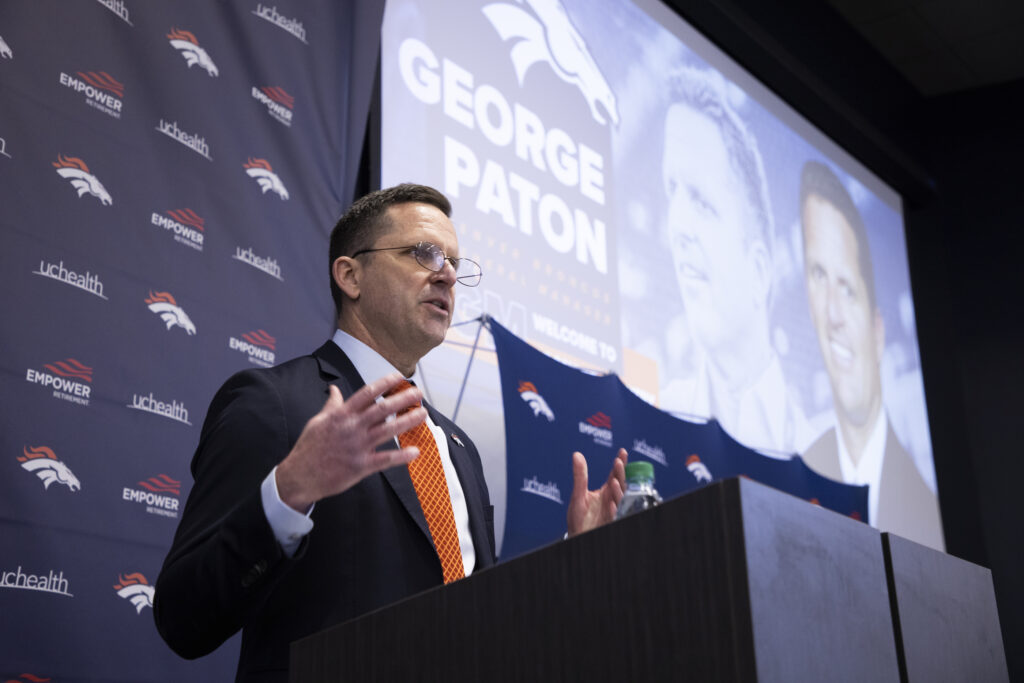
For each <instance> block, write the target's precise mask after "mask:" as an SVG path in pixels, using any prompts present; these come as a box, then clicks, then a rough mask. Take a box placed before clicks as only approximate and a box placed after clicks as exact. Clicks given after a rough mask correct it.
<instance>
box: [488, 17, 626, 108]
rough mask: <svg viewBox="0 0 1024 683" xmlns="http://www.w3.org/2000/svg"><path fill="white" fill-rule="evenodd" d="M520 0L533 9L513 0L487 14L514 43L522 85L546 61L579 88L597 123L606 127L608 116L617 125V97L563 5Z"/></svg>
mask: <svg viewBox="0 0 1024 683" xmlns="http://www.w3.org/2000/svg"><path fill="white" fill-rule="evenodd" d="M517 2H518V3H519V4H520V5H524V4H525V5H528V6H529V8H530V9H531V10H533V13H532V14H531V13H530V12H527V11H526V10H525V9H523V8H521V7H518V6H516V5H512V4H509V3H493V4H490V5H487V6H485V7H484V8H483V12H484V14H485V15H486V16H487V18H488V19H489V20H490V22H491V25H493V26H494V28H495V30H496V31H497V32H498V35H499V36H501V39H502V40H513V41H514V44H513V46H512V54H511V56H512V66H513V67H514V68H515V71H516V78H518V79H519V85H520V86H522V85H523V80H524V79H525V78H526V72H527V71H529V69H530V67H531V66H533V65H534V64H536V63H538V62H547V63H548V64H550V65H551V68H552V69H553V70H554V72H555V73H556V74H557V75H558V77H559V78H561V79H562V80H563V81H565V82H566V83H572V84H573V85H575V86H576V87H577V88H579V89H580V92H581V93H583V97H584V98H585V99H586V100H587V104H588V105H589V106H590V113H591V115H592V116H593V117H594V120H595V121H597V122H598V123H600V124H602V125H604V124H606V123H608V118H609V117H610V118H611V121H612V123H614V124H615V125H616V126H617V125H619V109H618V105H617V104H616V102H615V95H614V94H613V93H612V89H611V87H609V85H608V81H606V80H605V78H604V75H603V74H602V73H601V70H600V69H599V68H598V67H597V63H596V62H595V61H594V58H593V56H591V54H590V50H589V49H587V44H586V42H585V41H584V40H583V36H581V35H580V32H579V31H577V30H576V27H575V26H573V25H572V21H571V20H570V19H569V15H568V14H567V13H566V11H565V8H564V7H562V3H561V2H559V0H517ZM598 105H601V106H600V107H599V106H598ZM602 109H603V111H602Z"/></svg>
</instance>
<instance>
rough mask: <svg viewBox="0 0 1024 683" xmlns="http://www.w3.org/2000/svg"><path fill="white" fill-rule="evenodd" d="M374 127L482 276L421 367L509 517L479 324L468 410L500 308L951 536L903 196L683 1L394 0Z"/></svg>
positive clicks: (566, 350)
mask: <svg viewBox="0 0 1024 683" xmlns="http://www.w3.org/2000/svg"><path fill="white" fill-rule="evenodd" d="M380 123H381V131H380V156H379V163H380V169H379V170H380V183H381V186H389V185H393V184H396V183H399V182H406V181H410V182H419V183H425V184H429V185H433V186H435V187H437V188H438V189H441V190H442V191H444V192H445V194H446V195H447V196H448V197H449V198H450V199H451V200H452V203H453V207H454V213H453V221H454V223H455V225H456V228H457V230H458V233H459V241H460V248H461V255H462V256H468V257H470V258H473V259H474V260H476V261H478V262H479V263H480V264H481V265H482V267H483V272H484V278H483V282H482V284H481V286H480V287H478V288H475V289H469V288H461V287H460V288H459V290H458V291H457V296H456V310H455V326H453V328H452V330H451V331H450V333H449V335H448V339H447V340H446V343H445V344H444V345H442V346H441V347H439V348H438V349H436V350H435V351H434V352H432V353H431V354H430V355H428V356H427V357H426V358H425V359H424V361H423V362H422V364H421V366H420V368H419V375H420V381H421V382H423V384H424V385H425V387H426V391H427V393H428V397H429V398H430V400H432V402H433V403H434V404H435V405H436V406H437V407H439V408H440V409H441V410H443V411H446V412H447V413H448V414H449V415H451V414H453V413H454V412H455V411H456V408H457V409H458V414H457V415H455V417H456V419H457V421H458V422H459V423H460V425H461V426H462V427H464V428H465V429H466V430H467V431H468V432H469V433H470V434H471V435H472V436H473V438H474V440H475V441H476V443H477V445H478V446H479V448H480V451H481V454H482V456H483V458H484V465H485V471H486V475H487V478H488V482H489V485H490V490H491V495H492V498H493V499H494V502H495V507H496V528H497V529H499V531H500V530H501V529H502V528H503V527H504V518H503V508H504V505H503V502H504V495H505V494H504V492H505V474H504V471H505V462H504V440H503V422H502V409H501V403H500V395H499V388H498V375H497V371H496V368H495V362H496V361H495V358H494V355H493V353H490V352H488V351H487V349H492V348H493V347H492V346H491V345H490V339H489V337H488V335H487V332H486V331H484V332H483V334H482V336H481V339H480V341H481V343H480V347H481V348H482V349H484V351H483V352H478V353H477V354H476V356H475V360H474V362H473V365H472V368H471V370H470V372H469V374H468V383H467V386H466V389H465V393H464V395H463V397H462V400H461V402H458V405H457V399H458V396H459V392H460V386H461V384H462V382H463V378H464V374H465V373H466V368H467V362H468V360H469V354H470V347H471V345H472V344H473V342H474V340H475V338H476V335H477V331H478V328H479V325H478V324H477V323H475V322H473V321H474V320H476V319H477V318H478V317H479V316H480V315H481V314H482V313H487V314H489V315H491V316H493V317H495V318H497V319H498V320H500V321H501V322H502V324H504V325H505V326H506V327H508V328H510V329H511V330H512V331H513V332H515V333H516V334H517V335H519V336H520V337H522V338H524V339H526V340H527V341H529V342H530V343H532V344H534V345H535V346H536V347H538V348H540V349H541V350H543V351H545V352H547V353H549V354H551V355H553V356H555V357H557V358H559V359H561V360H563V361H564V362H566V363H569V364H571V365H575V366H578V367H581V368H586V369H589V370H592V371H596V372H605V371H611V372H615V373H618V374H619V375H620V376H621V378H622V380H623V381H624V382H625V383H626V384H627V385H628V386H629V387H630V388H631V389H632V390H633V391H634V392H635V393H636V394H638V395H639V396H641V397H642V398H644V399H645V400H647V401H649V402H650V403H652V404H654V405H656V406H658V407H660V408H661V409H663V410H665V411H668V412H670V413H672V414H674V415H676V416H678V417H680V418H683V419H688V420H694V421H704V420H709V419H717V420H718V421H719V422H720V423H721V425H722V426H723V428H724V429H725V430H726V431H727V432H728V433H729V434H731V435H732V436H733V437H734V438H735V439H736V440H738V441H739V442H741V443H743V444H745V445H747V446H750V447H752V448H756V449H757V450H759V451H761V452H763V453H764V454H765V455H766V456H767V457H776V458H788V457H793V456H794V454H799V455H801V456H802V457H804V459H805V461H806V462H807V463H808V464H809V465H810V466H811V467H812V468H814V469H815V470H817V471H819V472H820V473H822V474H825V475H826V476H830V477H832V478H834V479H837V480H841V481H846V482H847V483H868V484H870V485H871V489H870V494H869V517H870V522H871V523H872V524H873V525H875V526H878V527H879V528H882V529H884V530H891V531H896V532H898V533H900V534H901V535H904V536H907V537H909V538H912V539H914V540H917V541H920V542H922V543H926V544H928V545H931V546H933V547H936V548H939V549H942V548H943V547H944V546H943V541H942V532H941V523H940V519H939V511H938V502H937V498H936V493H935V491H936V484H935V473H934V466H933V462H932V448H931V442H930V436H929V428H928V418H927V410H926V406H925V396H924V386H923V382H922V375H921V361H920V354H919V350H918V343H917V336H916V330H915V317H914V304H913V299H912V296H911V286H910V276H909V272H908V266H907V253H906V244H905V240H904V232H903V218H902V208H901V200H900V197H899V196H898V194H897V193H896V192H894V191H893V190H892V189H891V188H889V187H888V186H886V185H885V184H884V183H882V182H881V181H880V180H879V179H878V178H877V177H875V176H874V175H873V174H872V173H871V172H870V171H868V170H867V169H866V168H865V167H864V166H862V165H861V164H860V163H858V162H857V160H856V159H854V158H853V157H851V156H850V155H849V154H847V153H845V152H844V151H843V150H842V149H840V148H839V147H838V146H837V145H836V144H835V143H833V142H832V141H830V140H829V139H828V138H827V137H826V136H824V135H823V134H822V133H821V132H820V131H818V130H817V129H816V128H814V126H813V125H811V124H810V123H809V122H808V121H806V120H805V119H803V118H802V117H801V116H800V115H799V114H797V113H796V112H795V111H794V110H793V109H792V108H791V107H790V106H788V105H787V104H786V103H784V102H783V101H781V100H780V99H779V98H778V97H777V96H775V95H773V94H772V93H771V92H770V91H768V90H767V89H766V88H765V87H764V86H763V85H761V84H760V83H759V82H758V81H757V80H755V79H754V78H753V77H752V76H751V75H750V74H749V73H747V72H746V71H744V70H743V69H742V68H740V67H739V66H738V65H737V64H735V63H734V62H733V61H731V60H730V59H729V58H728V57H726V56H725V55H724V54H723V53H722V52H721V51H720V50H718V49H717V48H716V47H714V46H713V45H712V44H711V43H710V42H709V41H708V40H707V39H705V38H703V37H702V36H701V35H700V34H699V33H698V32H697V31H696V30H694V29H693V28H692V27H690V26H689V25H688V24H686V23H685V22H683V21H682V20H681V19H680V18H679V17H678V16H677V15H676V14H674V13H673V12H672V11H671V10H669V9H667V8H666V7H664V6H663V5H661V4H659V3H657V2H655V1H654V0H638V1H637V2H635V3H634V2H629V1H627V0H564V1H562V2H559V1H558V0H505V1H500V0H499V1H495V2H471V1H469V0H458V1H455V0H443V1H442V0H389V2H388V5H387V11H386V15H385V22H384V27H383V41H382V61H381V119H380ZM623 445H624V446H627V447H628V444H623ZM552 457H566V458H568V457H569V454H553V455H552Z"/></svg>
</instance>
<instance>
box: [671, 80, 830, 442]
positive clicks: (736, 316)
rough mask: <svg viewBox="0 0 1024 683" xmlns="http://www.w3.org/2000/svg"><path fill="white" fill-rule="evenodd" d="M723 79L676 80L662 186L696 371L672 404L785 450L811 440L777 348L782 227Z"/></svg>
mask: <svg viewBox="0 0 1024 683" xmlns="http://www.w3.org/2000/svg"><path fill="white" fill-rule="evenodd" d="M716 75H717V74H715V72H712V71H709V70H701V69H696V68H690V67H687V68H681V69H678V70H677V71H676V72H674V73H673V74H672V76H671V78H670V79H669V84H670V93H671V97H670V99H671V104H670V105H669V107H668V110H667V112H666V114H665V120H664V147H663V150H662V166H661V171H662V182H663V185H664V191H665V196H666V200H667V202H668V209H667V213H666V227H667V232H668V239H669V247H670V251H671V256H672V262H673V264H674V267H675V275H676V281H677V284H678V286H679V292H680V297H681V300H682V304H683V308H684V313H685V317H686V321H687V323H688V327H689V331H690V334H691V336H692V340H693V350H694V353H695V354H698V355H699V358H698V359H697V361H696V363H695V367H696V372H695V373H694V375H693V376H691V377H684V378H679V379H676V380H674V381H672V382H670V383H669V384H668V385H667V386H666V387H665V389H664V391H663V393H662V405H663V406H665V407H666V408H668V409H670V410H674V411H679V412H682V413H686V414H689V415H693V416H697V417H713V418H715V419H717V420H718V421H719V422H720V423H721V424H722V426H723V428H724V429H725V430H726V431H727V432H729V433H730V434H732V435H733V437H734V438H736V439H737V440H739V441H740V442H742V443H745V444H749V445H752V446H756V447H759V448H762V449H764V450H768V451H774V452H777V453H779V454H788V453H792V452H794V451H797V450H800V449H802V448H803V447H804V446H806V444H807V443H808V442H809V440H810V438H811V436H812V435H811V434H810V428H809V425H808V424H807V421H806V419H805V417H804V414H803V412H802V411H801V409H800V407H799V406H798V405H797V404H796V402H795V401H793V400H792V399H791V397H790V392H789V391H787V388H786V381H785V377H784V374H783V371H782V367H781V365H780V363H779V359H778V356H777V354H776V352H775V350H774V348H773V347H772V343H771V335H770V327H769V312H770V303H771V297H772V289H773V280H774V266H773V258H772V256H773V248H772V245H773V243H774V227H773V220H772V211H771V206H770V202H769V198H768V190H767V186H766V179H765V174H764V166H763V163H762V160H761V155H760V152H759V151H758V146H757V141H756V140H755V139H754V138H753V136H752V135H751V134H750V133H749V131H748V130H747V128H746V126H745V125H744V123H743V121H742V120H741V119H740V118H739V117H738V116H737V115H736V113H735V112H734V111H733V110H732V109H731V107H730V106H729V104H728V101H727V100H726V97H725V93H724V82H723V80H722V79H721V77H720V76H719V77H717V78H716Z"/></svg>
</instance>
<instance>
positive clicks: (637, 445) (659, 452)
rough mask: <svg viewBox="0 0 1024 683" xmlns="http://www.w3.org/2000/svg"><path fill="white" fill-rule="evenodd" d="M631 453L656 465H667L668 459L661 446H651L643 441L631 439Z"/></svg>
mask: <svg viewBox="0 0 1024 683" xmlns="http://www.w3.org/2000/svg"><path fill="white" fill-rule="evenodd" d="M633 452H634V453H637V454H639V455H642V456H644V457H645V458H649V459H651V460H653V461H654V462H656V463H660V464H662V465H666V466H667V465H668V458H666V457H665V451H664V450H663V449H662V448H661V446H652V445H650V444H649V443H647V441H646V440H645V439H633Z"/></svg>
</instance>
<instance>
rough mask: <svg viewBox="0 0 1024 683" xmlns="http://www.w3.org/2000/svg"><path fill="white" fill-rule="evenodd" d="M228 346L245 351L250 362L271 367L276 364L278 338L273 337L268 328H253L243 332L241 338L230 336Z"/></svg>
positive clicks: (240, 351) (233, 349)
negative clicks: (275, 352)
mask: <svg viewBox="0 0 1024 683" xmlns="http://www.w3.org/2000/svg"><path fill="white" fill-rule="evenodd" d="M228 348H229V349H231V350H232V351H238V352H239V353H244V354H245V355H246V356H248V358H249V362H250V363H255V364H256V365H260V366H263V367H265V368H269V367H270V366H271V365H273V364H274V351H275V350H276V349H277V340H276V339H274V338H273V337H271V336H270V335H269V334H268V333H267V331H266V330H253V331H252V332H246V333H245V334H243V335H242V338H241V339H238V338H236V337H230V338H229V339H228Z"/></svg>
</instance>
